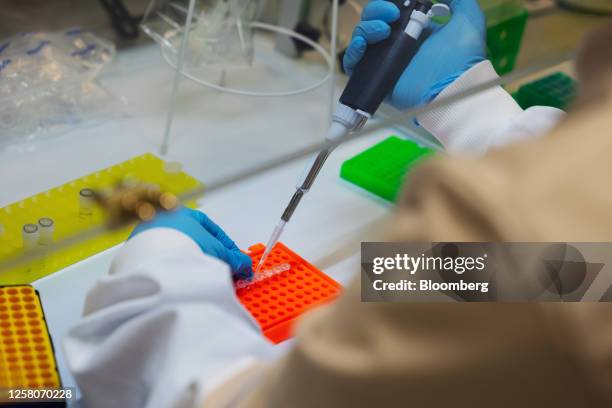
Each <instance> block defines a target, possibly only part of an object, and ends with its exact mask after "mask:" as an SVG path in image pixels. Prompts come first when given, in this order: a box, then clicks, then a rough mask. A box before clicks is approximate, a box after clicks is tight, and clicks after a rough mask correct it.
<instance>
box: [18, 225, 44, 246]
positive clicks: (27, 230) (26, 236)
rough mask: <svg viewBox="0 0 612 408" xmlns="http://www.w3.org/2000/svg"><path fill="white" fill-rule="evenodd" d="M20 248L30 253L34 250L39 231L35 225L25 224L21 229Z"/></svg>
mask: <svg viewBox="0 0 612 408" xmlns="http://www.w3.org/2000/svg"><path fill="white" fill-rule="evenodd" d="M21 237H22V248H23V250H24V251H31V250H32V249H34V248H36V246H37V245H38V241H39V239H40V231H39V230H38V226H37V225H36V224H25V225H24V226H23V228H22V229H21Z"/></svg>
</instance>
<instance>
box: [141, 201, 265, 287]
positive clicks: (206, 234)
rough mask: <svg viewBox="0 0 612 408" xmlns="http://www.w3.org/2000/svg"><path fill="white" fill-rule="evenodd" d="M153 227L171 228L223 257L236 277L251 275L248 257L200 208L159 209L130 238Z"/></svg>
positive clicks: (209, 252)
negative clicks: (157, 212) (151, 218)
mask: <svg viewBox="0 0 612 408" xmlns="http://www.w3.org/2000/svg"><path fill="white" fill-rule="evenodd" d="M153 228H172V229H175V230H177V231H180V232H182V233H183V234H185V235H187V236H189V238H191V239H192V240H194V241H195V243H196V244H198V245H199V246H200V248H202V251H203V252H204V253H206V254H208V255H212V256H214V257H216V258H219V259H221V260H222V261H225V262H226V263H227V264H228V265H229V266H230V269H231V270H232V274H233V275H234V276H235V277H236V278H240V279H244V278H251V277H252V276H253V268H252V263H251V258H249V256H248V255H246V254H244V253H242V252H241V251H240V249H238V247H237V246H236V244H235V243H234V241H232V240H231V239H230V238H229V237H228V236H227V234H225V232H224V231H223V230H222V229H221V228H220V227H219V226H218V225H217V224H215V223H214V222H213V221H212V220H211V219H210V218H208V216H206V214H204V213H203V212H201V211H196V210H192V209H190V208H186V207H181V208H180V209H178V210H176V211H171V212H163V213H160V214H158V215H157V216H156V217H155V218H154V219H153V220H151V221H149V222H143V223H141V224H140V225H138V226H137V227H136V228H135V229H134V231H133V232H132V235H130V239H131V238H132V237H134V236H135V235H138V234H140V233H141V232H143V231H147V230H150V229H153Z"/></svg>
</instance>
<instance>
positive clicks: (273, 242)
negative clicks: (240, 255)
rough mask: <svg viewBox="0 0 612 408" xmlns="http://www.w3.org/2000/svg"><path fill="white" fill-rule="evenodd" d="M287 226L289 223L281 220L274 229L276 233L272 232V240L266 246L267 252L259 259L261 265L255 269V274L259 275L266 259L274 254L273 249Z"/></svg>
mask: <svg viewBox="0 0 612 408" xmlns="http://www.w3.org/2000/svg"><path fill="white" fill-rule="evenodd" d="M285 225H287V222H286V221H283V220H280V222H279V223H278V225H277V226H276V227H274V231H272V235H271V236H270V239H269V240H268V244H267V245H266V250H265V251H264V253H263V255H262V256H261V258H260V259H259V264H257V268H256V269H255V273H259V271H261V268H262V266H263V264H264V262H266V259H267V258H268V255H270V252H272V248H274V246H275V245H276V243H277V242H278V240H279V239H280V236H281V234H282V233H283V230H284V229H285Z"/></svg>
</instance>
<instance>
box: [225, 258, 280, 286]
mask: <svg viewBox="0 0 612 408" xmlns="http://www.w3.org/2000/svg"><path fill="white" fill-rule="evenodd" d="M290 269H291V265H289V264H288V263H284V264H280V265H276V266H274V267H272V268H270V269H266V270H264V271H262V272H259V273H255V275H253V278H251V279H240V280H238V281H237V282H236V288H237V289H245V288H248V287H249V286H251V285H254V284H256V283H258V282H261V281H262V280H264V279H268V278H271V277H273V276H277V275H280V274H281V273H283V272H287V271H288V270H290Z"/></svg>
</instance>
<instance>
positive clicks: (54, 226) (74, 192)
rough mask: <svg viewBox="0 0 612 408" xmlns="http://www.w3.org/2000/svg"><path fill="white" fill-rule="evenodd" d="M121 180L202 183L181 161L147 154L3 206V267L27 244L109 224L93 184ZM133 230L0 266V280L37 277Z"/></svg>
mask: <svg viewBox="0 0 612 408" xmlns="http://www.w3.org/2000/svg"><path fill="white" fill-rule="evenodd" d="M121 181H124V182H125V181H128V182H141V183H150V184H154V185H157V186H159V188H160V189H161V190H162V191H167V192H170V193H173V194H176V195H180V194H182V193H185V192H187V191H190V190H192V189H194V188H197V187H199V186H200V185H201V184H200V182H199V181H198V180H196V179H195V178H193V177H191V176H190V175H188V174H186V173H185V172H183V171H182V169H181V166H180V165H179V164H176V163H166V162H164V161H163V160H161V159H159V158H157V157H156V156H154V155H152V154H145V155H142V156H138V157H135V158H133V159H130V160H128V161H125V162H123V163H119V164H117V165H115V166H112V167H109V168H107V169H104V170H101V171H98V172H95V173H92V174H89V175H87V176H85V177H82V178H80V179H77V180H73V181H71V182H68V183H66V184H64V185H61V186H59V187H56V188H53V189H51V190H48V191H45V192H42V193H39V194H37V195H35V196H32V197H29V198H27V199H25V200H22V201H19V202H16V203H13V204H11V205H8V206H6V207H4V208H0V267H1V264H2V262H3V261H6V260H9V259H13V258H14V257H16V256H18V255H19V254H21V253H23V252H24V251H25V250H28V249H33V248H38V249H42V250H43V251H44V246H45V245H49V244H50V243H51V242H54V241H58V240H61V239H63V238H66V237H69V236H72V235H74V234H77V233H79V232H83V231H86V230H88V229H91V228H93V227H96V226H100V225H103V224H104V222H105V218H106V215H105V213H104V211H103V210H102V209H101V208H98V207H97V206H95V205H93V198H92V190H102V191H103V190H107V189H111V188H113V186H115V185H117V183H119V182H121ZM187 204H188V205H193V204H194V203H187ZM129 233H130V229H129V228H123V229H118V230H113V231H107V232H105V233H104V234H101V235H99V236H96V237H94V238H91V239H88V240H86V241H83V242H79V243H78V244H75V245H73V246H70V247H66V248H62V249H60V250H58V251H54V252H49V253H48V254H45V256H43V257H39V258H37V259H35V260H33V261H31V262H30V263H29V264H24V265H19V267H15V268H13V269H10V270H3V269H2V268H0V271H1V272H0V285H15V284H24V283H31V282H33V281H34V280H36V279H39V278H41V277H43V276H46V275H48V274H50V273H53V272H55V271H58V270H60V269H62V268H65V267H66V266H69V265H72V264H73V263H76V262H78V261H81V260H83V259H85V258H87V257H90V256H92V255H94V254H97V253H99V252H101V251H103V250H105V249H108V248H110V247H112V246H115V245H117V244H119V243H121V242H122V241H124V240H125V239H126V238H127V237H128V236H129Z"/></svg>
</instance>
